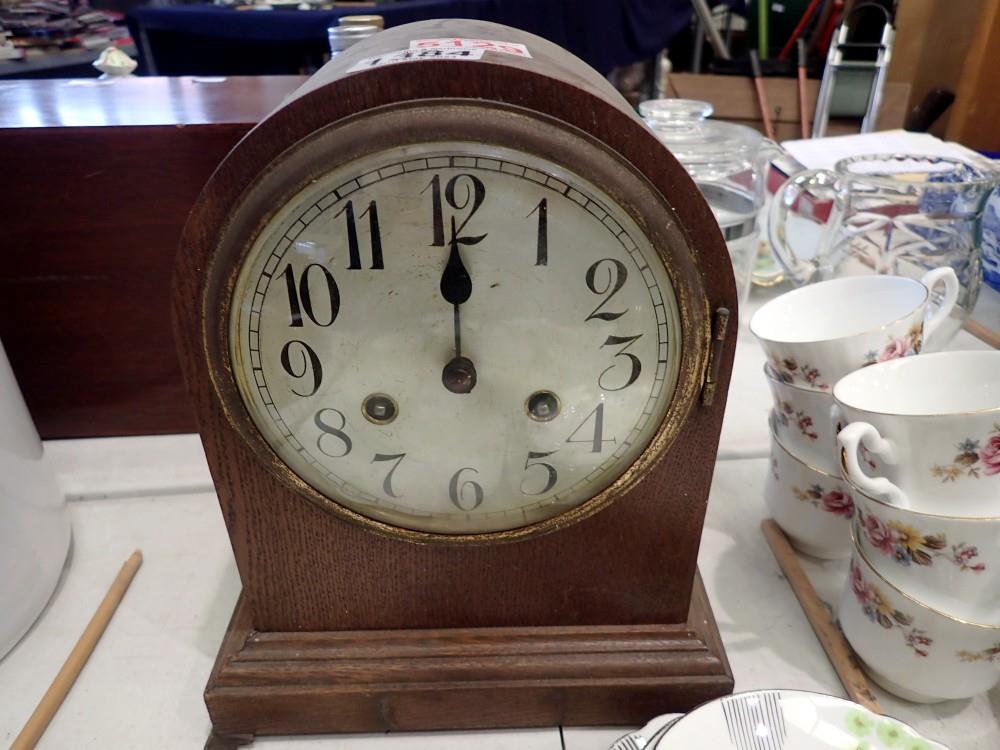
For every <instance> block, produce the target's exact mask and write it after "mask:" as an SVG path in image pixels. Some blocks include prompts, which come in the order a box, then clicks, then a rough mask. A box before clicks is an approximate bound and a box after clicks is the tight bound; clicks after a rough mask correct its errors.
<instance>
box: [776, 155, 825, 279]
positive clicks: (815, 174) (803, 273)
mask: <svg viewBox="0 0 1000 750" xmlns="http://www.w3.org/2000/svg"><path fill="white" fill-rule="evenodd" d="M817 189H819V190H823V191H825V192H828V193H833V194H834V196H836V194H837V193H838V192H839V190H840V182H839V180H838V179H837V175H836V173H835V172H831V171H830V170H828V169H810V170H807V171H805V172H799V173H798V174H797V175H794V176H793V177H790V178H789V179H787V180H785V183H784V184H783V185H782V186H781V187H780V188H778V190H777V192H776V193H775V194H774V199H773V200H772V201H771V214H770V216H769V217H768V223H767V229H768V236H769V237H770V240H771V247H772V248H773V250H774V255H775V257H776V258H777V259H778V262H779V263H780V264H781V266H782V267H783V268H784V269H785V272H786V273H788V275H789V276H790V277H791V279H792V281H794V282H795V284H797V285H801V284H806V283H808V282H809V281H811V280H812V277H813V276H815V275H816V272H817V271H818V270H819V267H820V265H821V264H822V262H823V261H824V260H825V258H824V256H825V253H826V251H827V248H828V247H829V242H827V241H823V242H821V243H820V246H819V249H818V251H817V254H816V258H815V259H813V260H808V259H802V258H799V257H798V256H797V255H796V254H795V250H794V249H792V246H791V245H790V244H789V242H788V236H787V235H788V232H787V231H786V229H787V222H788V214H789V212H790V211H791V209H792V207H793V206H794V205H795V202H796V201H797V200H799V198H800V197H801V196H802V194H803V193H806V192H809V191H815V190H817ZM834 206H836V203H834ZM835 225H836V219H835V218H834V217H833V216H831V217H830V218H829V219H828V220H827V222H826V226H827V228H826V230H825V231H826V232H829V231H830V227H832V226H835Z"/></svg>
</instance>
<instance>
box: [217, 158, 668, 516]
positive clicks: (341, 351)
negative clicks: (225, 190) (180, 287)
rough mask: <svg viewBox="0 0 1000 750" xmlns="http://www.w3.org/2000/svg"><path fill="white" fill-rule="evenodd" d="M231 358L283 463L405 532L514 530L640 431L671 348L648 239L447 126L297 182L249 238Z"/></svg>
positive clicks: (574, 498) (658, 409) (590, 199)
mask: <svg viewBox="0 0 1000 750" xmlns="http://www.w3.org/2000/svg"><path fill="white" fill-rule="evenodd" d="M230 309H231V313H230V320H229V341H230V354H231V357H232V365H233V372H234V375H235V378H236V382H237V384H238V387H239V391H240V394H241V396H242V398H243V401H244V404H245V406H246V408H247V410H248V412H249V414H250V416H251V419H252V420H253V422H254V424H255V425H256V426H257V428H258V429H259V431H260V433H261V435H262V436H263V437H264V439H265V440H266V442H267V443H268V444H269V445H270V446H271V448H272V449H273V450H274V452H275V453H276V454H277V455H278V456H279V457H280V459H281V460H282V461H283V462H284V463H285V464H286V465H287V466H288V467H289V468H290V469H291V470H292V471H293V472H294V473H295V474H296V475H298V477H300V478H301V479H302V480H304V481H305V482H307V483H308V484H309V485H311V486H312V487H313V488H314V489H316V490H317V491H318V492H319V493H321V494H322V495H324V496H326V497H327V498H329V499H330V500H332V501H333V502H335V503H337V504H339V505H341V506H344V507H346V508H348V509H350V510H351V511H354V512H356V513H359V514H361V515H363V516H365V517H368V518H370V519H374V520H376V521H380V522H383V523H385V524H389V525H391V526H394V527H401V528H405V529H411V530H415V531H420V532H431V533H438V534H463V535H464V534H476V533H486V532H497V531H505V530H510V529H517V528H520V527H524V526H528V525H531V524H534V523H537V522H540V521H544V520H546V519H548V518H551V517H553V516H556V515H558V514H561V513H563V512H565V511H567V510H569V509H571V508H575V507H577V506H580V505H581V504H583V503H585V502H586V501H587V500H589V499H591V498H592V497H594V496H595V495H596V494H598V493H600V492H601V491H602V490H604V489H606V488H608V487H609V486H610V485H612V483H614V482H615V481H616V480H617V479H619V478H620V477H621V476H622V475H623V474H624V473H625V472H626V471H627V470H628V468H629V467H630V466H631V465H632V464H633V463H634V462H635V461H636V459H637V458H639V456H640V455H641V454H642V452H643V451H644V450H645V448H646V447H647V446H648V445H649V443H650V441H651V440H652V439H653V437H654V436H655V435H656V433H657V431H658V429H659V427H660V424H661V422H662V421H663V417H664V414H665V413H666V411H667V407H668V405H669V403H670V400H671V396H672V394H673V393H674V390H675V386H676V384H677V379H678V371H679V366H680V362H679V360H680V338H681V337H680V331H679V320H680V316H679V312H678V306H677V300H676V297H675V293H674V290H673V287H672V286H671V283H670V279H669V276H668V274H667V272H666V269H665V267H664V265H663V262H662V261H661V260H660V257H659V255H658V253H657V252H656V250H655V249H654V248H653V247H652V245H651V243H650V241H649V239H648V238H647V237H646V235H645V234H644V233H643V232H642V230H641V229H640V228H639V226H638V225H637V224H636V222H635V221H634V220H633V219H632V218H631V217H630V216H629V214H628V213H626V212H625V211H624V210H623V209H622V208H621V207H619V206H618V205H616V204H615V202H614V200H613V199H612V198H611V197H609V196H608V195H607V194H606V193H605V192H604V191H602V190H601V189H600V188H599V187H598V186H596V185H594V184H591V183H590V182H588V181H587V180H585V179H583V178H582V177H580V176H578V175H575V174H574V173H573V172H571V171H569V170H568V169H566V168H565V167H562V166H560V165H556V164H554V163H552V162H549V161H547V160H546V159H543V158H540V157H537V156H534V155H531V154H528V153H523V152H519V151H515V150H511V149H507V148H501V147H497V146H488V145H484V144H477V143H465V142H448V143H431V144H421V145H406V146H397V147H392V148H388V149H385V150H382V151H379V152H376V153H374V154H369V155H367V156H364V157H362V158H360V159H357V160H355V161H351V162H348V163H346V164H344V165H341V166H339V167H337V168H336V169H333V170H332V171H330V172H327V173H326V174H324V175H323V176H321V177H320V178H318V179H316V180H313V181H311V182H310V183H309V184H308V186H307V187H305V188H304V189H302V190H300V191H299V192H298V193H296V194H294V195H293V196H292V197H291V198H290V199H288V200H287V202H285V203H284V204H283V205H280V206H276V207H275V208H274V210H273V212H272V213H271V214H270V218H269V219H268V220H267V221H266V222H265V223H264V224H263V226H262V228H261V229H260V231H259V232H258V233H257V234H256V235H255V237H254V239H253V241H252V243H251V246H250V248H249V250H248V252H247V253H246V255H245V258H244V261H243V266H242V267H241V269H240V270H239V273H238V276H237V279H236V284H235V289H234V292H233V298H232V304H231V308H230Z"/></svg>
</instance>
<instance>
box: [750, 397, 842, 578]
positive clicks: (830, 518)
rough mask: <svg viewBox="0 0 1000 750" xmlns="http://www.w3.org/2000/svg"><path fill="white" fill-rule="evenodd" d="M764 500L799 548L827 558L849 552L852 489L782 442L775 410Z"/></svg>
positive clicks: (772, 419) (789, 538) (792, 542)
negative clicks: (803, 458) (794, 453)
mask: <svg viewBox="0 0 1000 750" xmlns="http://www.w3.org/2000/svg"><path fill="white" fill-rule="evenodd" d="M764 503H765V505H766V506H767V510H768V513H769V514H770V515H771V517H772V518H773V519H774V520H775V522H776V523H777V524H778V525H779V526H780V527H781V528H782V530H783V531H784V532H785V534H786V536H788V540H789V542H791V544H792V546H793V547H795V549H797V550H799V551H800V552H804V553H806V554H807V555H811V556H813V557H818V558H821V559H827V560H830V559H837V558H842V557H847V555H848V554H849V552H850V541H849V540H850V521H851V518H852V517H853V515H854V501H853V499H852V497H851V495H850V492H849V491H848V490H847V489H846V485H845V483H844V481H843V480H842V479H841V478H840V477H839V476H836V475H834V474H832V473H830V472H826V471H823V470H822V469H820V468H818V467H816V466H813V465H810V464H808V463H806V462H805V461H803V460H801V459H799V458H797V457H796V456H795V455H793V454H792V453H791V452H790V451H789V450H788V449H787V448H786V447H785V446H784V445H783V444H782V443H781V441H780V439H779V438H778V437H777V436H776V435H775V431H774V415H773V413H772V415H771V457H770V461H769V465H768V473H767V480H766V482H765V485H764Z"/></svg>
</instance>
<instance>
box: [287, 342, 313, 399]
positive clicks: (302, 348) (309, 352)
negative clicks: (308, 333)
mask: <svg viewBox="0 0 1000 750" xmlns="http://www.w3.org/2000/svg"><path fill="white" fill-rule="evenodd" d="M295 344H297V345H298V346H299V349H297V350H296V351H298V353H299V354H301V357H298V358H296V360H295V361H294V362H293V361H292V354H293V351H292V347H293V345H295ZM280 359H281V367H282V368H283V369H284V371H285V372H287V373H288V374H289V375H291V376H292V377H293V378H296V379H298V378H304V377H305V376H306V374H308V373H310V372H311V373H312V381H313V382H312V390H311V391H309V392H308V393H300V392H299V391H297V390H295V389H294V388H292V389H291V391H292V393H294V394H295V395H296V396H302V397H303V398H305V397H308V396H312V395H313V394H314V393H316V391H318V390H319V386H320V383H322V382H323V363H322V362H321V361H320V359H319V355H318V354H316V352H314V351H313V349H312V347H311V346H309V344H307V343H306V342H305V341H299V340H298V339H292V340H291V341H289V342H288V343H287V344H285V345H284V346H283V347H281V357H280ZM296 365H300V366H299V367H296ZM296 370H297V371H296Z"/></svg>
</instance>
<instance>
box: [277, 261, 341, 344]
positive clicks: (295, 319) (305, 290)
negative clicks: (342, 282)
mask: <svg viewBox="0 0 1000 750" xmlns="http://www.w3.org/2000/svg"><path fill="white" fill-rule="evenodd" d="M314 268H318V269H319V272H320V273H321V274H322V275H323V279H324V281H325V286H326V293H327V298H328V299H329V301H330V315H329V318H330V319H329V320H327V321H326V322H325V323H324V322H320V321H319V320H318V319H317V318H316V311H315V310H314V309H313V297H312V292H311V291H310V287H309V279H310V272H311V271H312V270H313V269H314ZM312 275H313V276H315V274H312ZM285 286H286V287H287V290H288V311H289V313H290V314H291V318H292V322H291V323H290V324H289V326H290V327H292V328H301V327H302V313H303V312H305V314H306V317H307V318H309V320H311V321H312V322H313V323H315V324H316V325H318V326H320V327H322V328H326V327H327V326H331V325H333V321H335V320H336V319H337V314H338V313H339V312H340V289H338V288H337V282H336V281H334V278H333V274H331V273H330V272H329V271H327V270H326V269H325V268H324V267H323V266H321V265H319V264H318V263H310V264H309V265H308V266H306V270H305V271H303V272H302V277H301V278H300V279H299V283H298V289H296V284H295V269H294V268H292V264H291V263H289V264H288V265H287V266H286V267H285Z"/></svg>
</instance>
